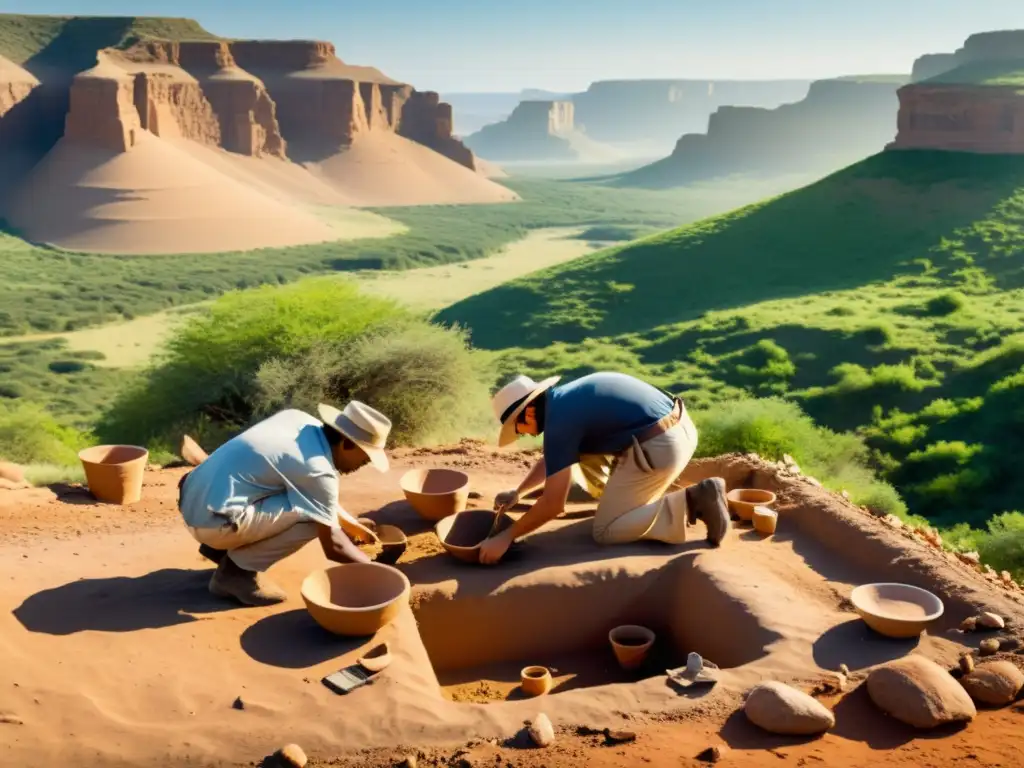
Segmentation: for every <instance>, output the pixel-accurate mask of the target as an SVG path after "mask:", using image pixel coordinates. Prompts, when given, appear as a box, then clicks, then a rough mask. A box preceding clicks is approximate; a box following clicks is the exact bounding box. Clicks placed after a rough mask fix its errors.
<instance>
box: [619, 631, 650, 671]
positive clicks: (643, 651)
mask: <svg viewBox="0 0 1024 768" xmlns="http://www.w3.org/2000/svg"><path fill="white" fill-rule="evenodd" d="M654 639H655V635H654V632H652V631H651V630H650V629H648V628H647V627H641V626H639V625H638V624H622V625H620V626H618V627H615V628H614V629H613V630H612V631H611V632H609V633H608V642H610V643H611V645H612V650H613V651H614V652H615V658H616V659H617V660H618V662H619V666H620V667H622V668H623V669H636V668H637V667H639V666H640V665H641V664H643V663H644V659H646V658H647V652H648V651H649V650H650V649H651V646H652V645H654Z"/></svg>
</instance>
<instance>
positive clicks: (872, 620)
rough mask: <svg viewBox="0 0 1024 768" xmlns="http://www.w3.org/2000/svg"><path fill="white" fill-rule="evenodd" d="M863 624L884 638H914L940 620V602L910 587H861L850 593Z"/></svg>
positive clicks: (925, 591) (926, 591)
mask: <svg viewBox="0 0 1024 768" xmlns="http://www.w3.org/2000/svg"><path fill="white" fill-rule="evenodd" d="M850 602H851V603H853V607H854V610H856V611H857V613H858V614H860V617H861V618H862V619H864V623H865V624H867V625H868V626H869V627H871V628H872V629H873V630H875V632H878V633H879V634H880V635H885V636H886V637H897V638H906V637H917V636H918V635H920V634H921V633H922V632H923V631H924V630H925V629H927V628H928V625H929V624H931V623H932V622H933V621H935V620H936V619H938V618H939V617H940V616H942V612H943V610H944V607H943V605H942V601H941V600H940V599H939V598H938V597H937V596H936V595H933V594H932V593H931V592H929V591H928V590H926V589H921V588H920V587H913V586H911V585H910V584H895V583H889V582H882V583H877V584H862V585H861V586H859V587H857V588H856V589H854V590H853V592H851V593H850Z"/></svg>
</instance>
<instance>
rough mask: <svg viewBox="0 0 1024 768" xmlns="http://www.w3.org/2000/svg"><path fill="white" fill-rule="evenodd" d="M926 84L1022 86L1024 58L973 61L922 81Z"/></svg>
mask: <svg viewBox="0 0 1024 768" xmlns="http://www.w3.org/2000/svg"><path fill="white" fill-rule="evenodd" d="M924 84H926V85H989V86H1011V87H1020V86H1024V59H1018V60H1014V59H1003V60H999V61H974V62H971V63H969V64H964V65H963V66H960V67H957V68H955V69H951V70H950V71H948V72H943V73H942V74H941V75H936V76H935V77H932V78H929V79H928V80H925V81H924Z"/></svg>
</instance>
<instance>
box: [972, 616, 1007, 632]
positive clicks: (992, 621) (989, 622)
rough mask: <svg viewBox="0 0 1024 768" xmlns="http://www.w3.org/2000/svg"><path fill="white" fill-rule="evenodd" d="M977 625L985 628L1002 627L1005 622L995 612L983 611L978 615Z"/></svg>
mask: <svg viewBox="0 0 1024 768" xmlns="http://www.w3.org/2000/svg"><path fill="white" fill-rule="evenodd" d="M978 625H979V626H982V627H985V629H1003V628H1004V627H1005V626H1006V622H1005V621H1003V617H1002V616H999V615H998V614H995V613H988V612H986V613H983V614H981V615H980V616H979V617H978Z"/></svg>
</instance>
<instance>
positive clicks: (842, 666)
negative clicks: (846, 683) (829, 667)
mask: <svg viewBox="0 0 1024 768" xmlns="http://www.w3.org/2000/svg"><path fill="white" fill-rule="evenodd" d="M839 674H841V675H842V676H843V677H849V676H850V668H849V667H848V666H846V665H845V664H840V665H839Z"/></svg>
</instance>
